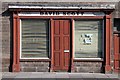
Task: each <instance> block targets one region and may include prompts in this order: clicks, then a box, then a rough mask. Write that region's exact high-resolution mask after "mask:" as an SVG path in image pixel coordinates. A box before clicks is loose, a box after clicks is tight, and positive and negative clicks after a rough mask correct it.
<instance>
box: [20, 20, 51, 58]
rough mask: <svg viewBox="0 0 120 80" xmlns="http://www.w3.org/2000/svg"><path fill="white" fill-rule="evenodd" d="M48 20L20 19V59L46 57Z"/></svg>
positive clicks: (47, 50)
mask: <svg viewBox="0 0 120 80" xmlns="http://www.w3.org/2000/svg"><path fill="white" fill-rule="evenodd" d="M48 53H49V23H48V20H39V19H21V58H40V57H48V55H49V54H48Z"/></svg>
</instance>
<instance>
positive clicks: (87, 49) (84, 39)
mask: <svg viewBox="0 0 120 80" xmlns="http://www.w3.org/2000/svg"><path fill="white" fill-rule="evenodd" d="M102 29H103V27H102V20H84V21H83V20H76V21H75V58H95V57H96V58H97V57H102V31H103V30H102Z"/></svg>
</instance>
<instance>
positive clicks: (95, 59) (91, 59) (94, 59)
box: [73, 58, 104, 62]
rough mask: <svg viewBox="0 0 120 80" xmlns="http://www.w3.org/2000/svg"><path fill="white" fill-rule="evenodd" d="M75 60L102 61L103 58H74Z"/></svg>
mask: <svg viewBox="0 0 120 80" xmlns="http://www.w3.org/2000/svg"><path fill="white" fill-rule="evenodd" d="M73 61H74V62H83V61H84V62H102V61H104V60H103V58H74V60H73Z"/></svg>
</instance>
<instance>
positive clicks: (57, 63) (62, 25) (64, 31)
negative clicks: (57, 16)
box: [52, 20, 70, 71]
mask: <svg viewBox="0 0 120 80" xmlns="http://www.w3.org/2000/svg"><path fill="white" fill-rule="evenodd" d="M52 28H53V32H52V34H53V49H52V50H53V70H54V71H69V68H70V21H69V20H53V26H52Z"/></svg>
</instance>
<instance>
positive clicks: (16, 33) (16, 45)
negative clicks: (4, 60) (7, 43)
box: [12, 13, 20, 72]
mask: <svg viewBox="0 0 120 80" xmlns="http://www.w3.org/2000/svg"><path fill="white" fill-rule="evenodd" d="M19 21H20V20H19V18H18V16H17V14H14V13H13V65H12V71H13V72H19V71H20V61H19V58H20V56H19V55H20V29H19V25H20V22H19Z"/></svg>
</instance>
